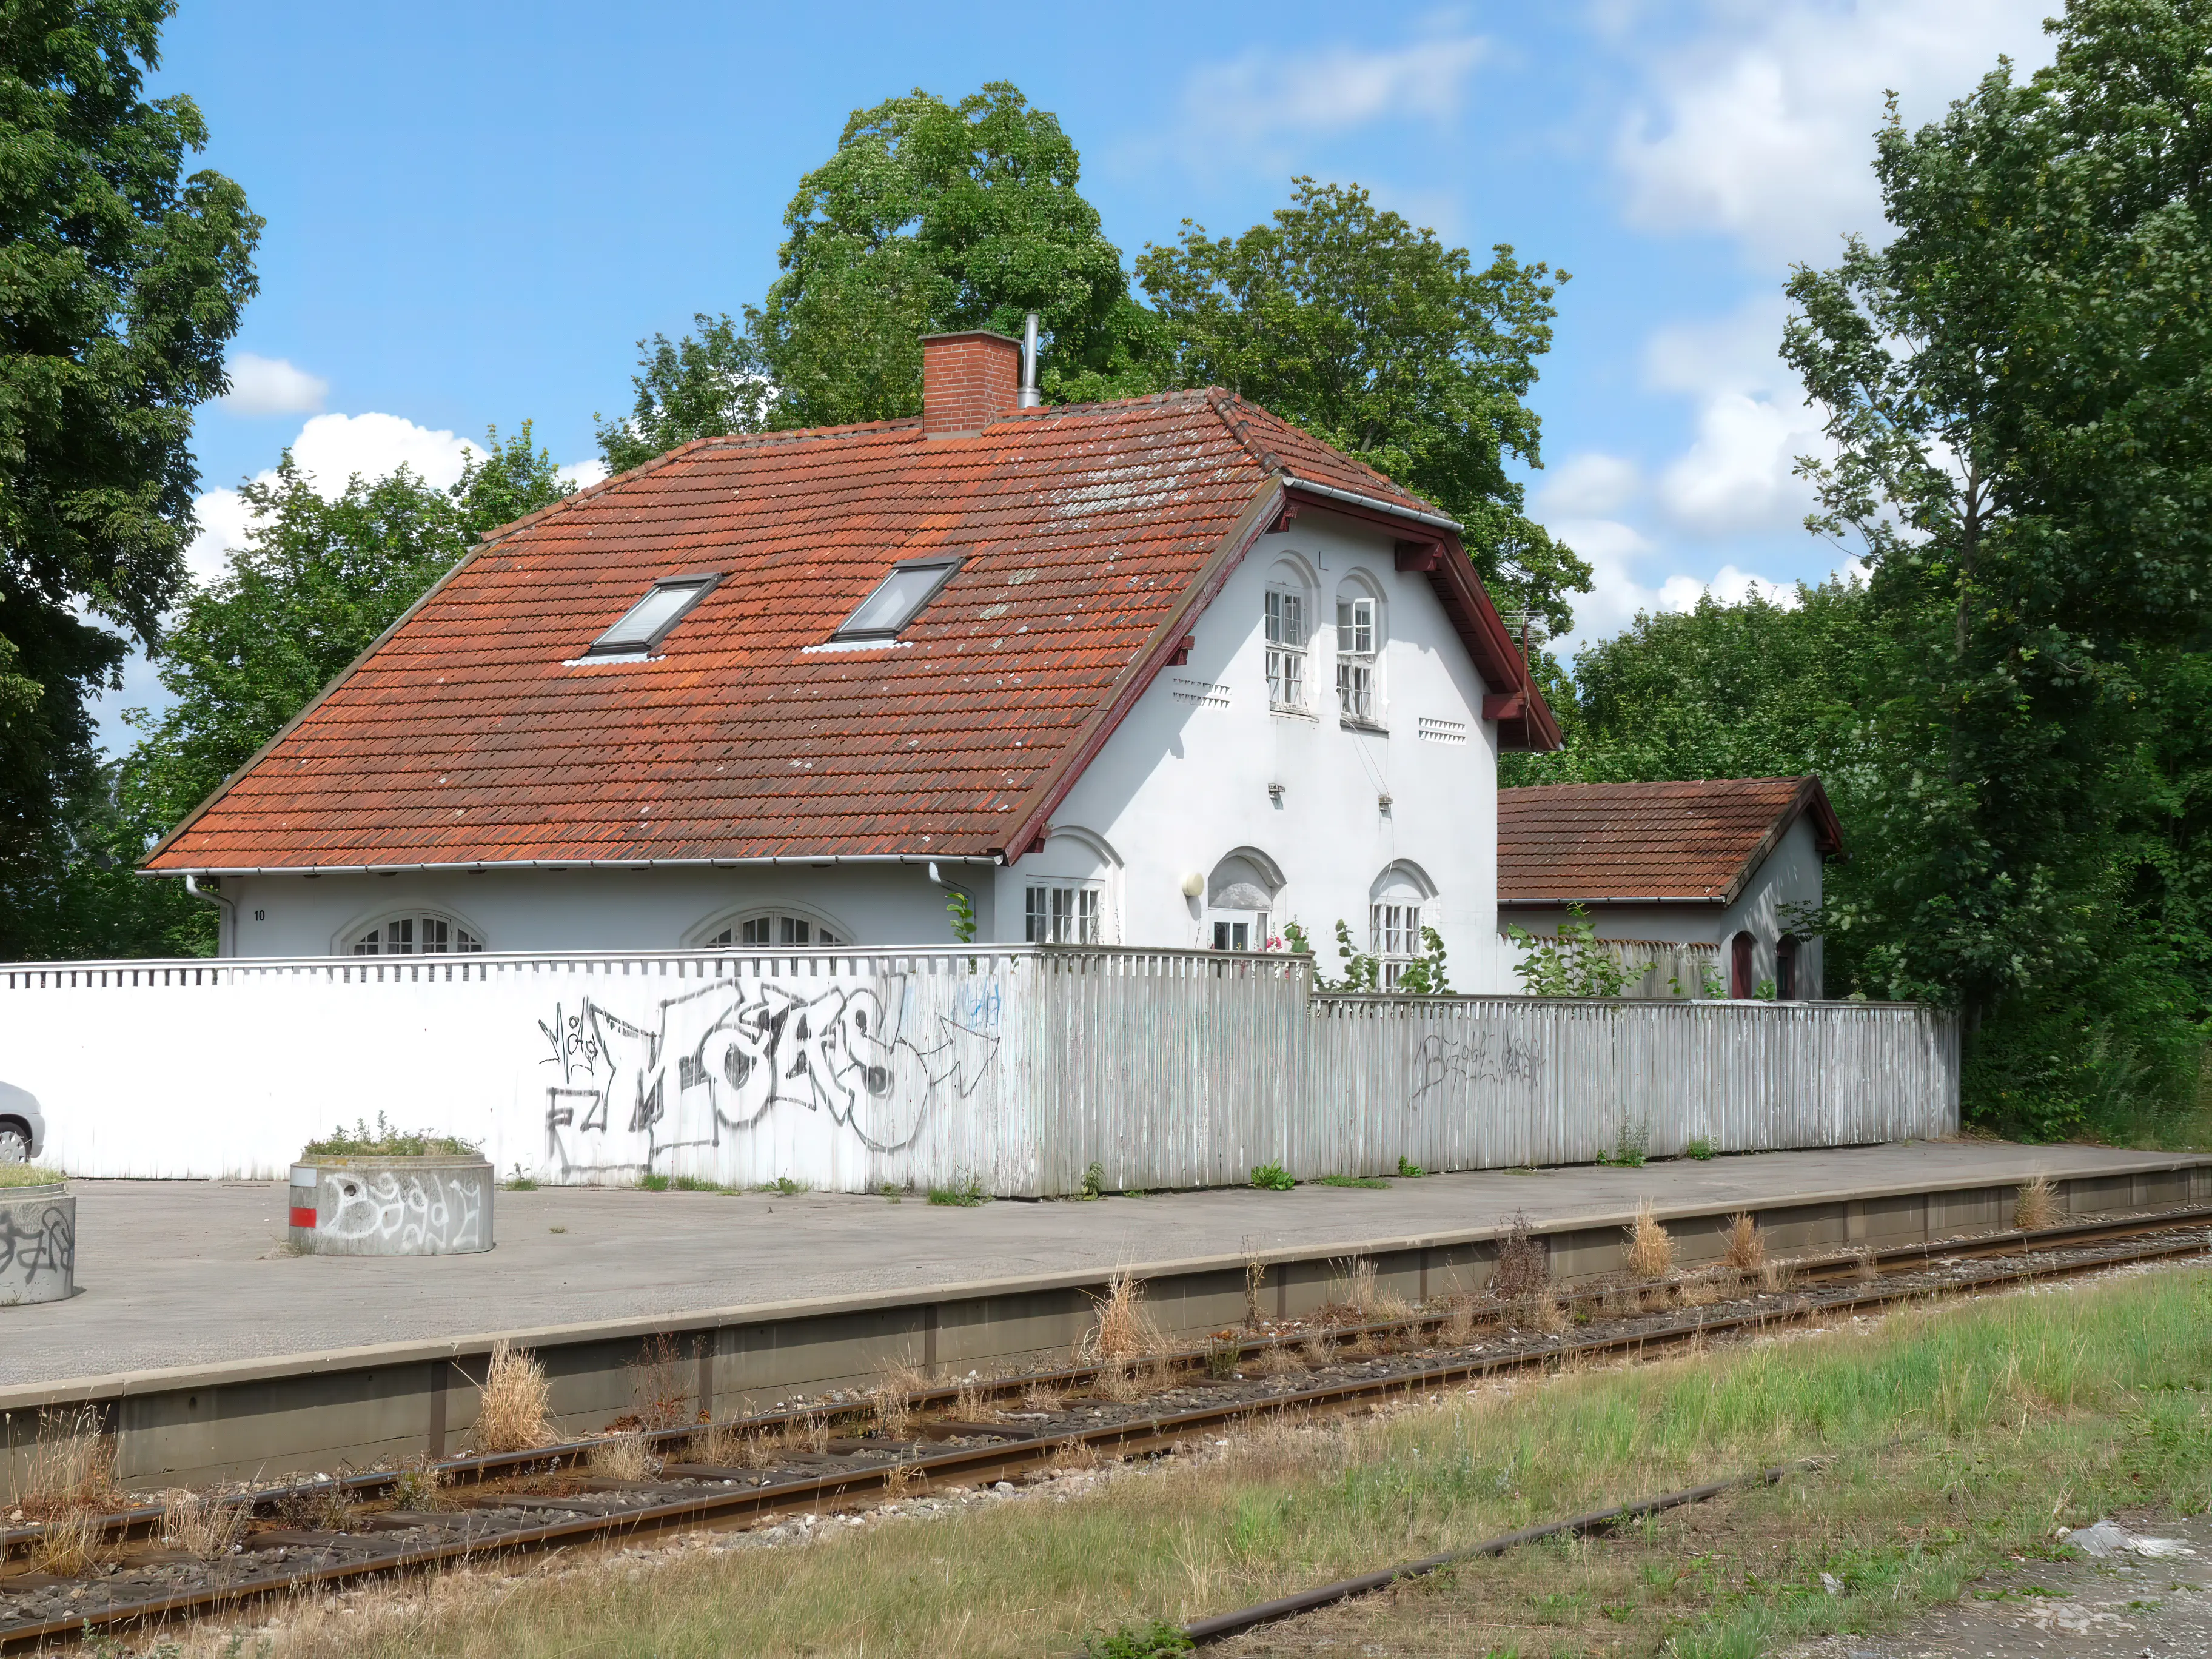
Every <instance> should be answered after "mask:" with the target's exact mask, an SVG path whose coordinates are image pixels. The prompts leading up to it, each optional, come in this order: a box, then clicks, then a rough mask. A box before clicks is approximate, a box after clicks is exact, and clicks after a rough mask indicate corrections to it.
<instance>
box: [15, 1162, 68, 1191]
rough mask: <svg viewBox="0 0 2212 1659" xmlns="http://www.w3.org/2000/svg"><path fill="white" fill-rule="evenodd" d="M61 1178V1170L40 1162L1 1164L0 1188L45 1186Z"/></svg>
mask: <svg viewBox="0 0 2212 1659" xmlns="http://www.w3.org/2000/svg"><path fill="white" fill-rule="evenodd" d="M61 1178H62V1172H61V1171H60V1170H49V1169H47V1168H46V1166H45V1165H44V1164H0V1188H8V1187H44V1186H46V1185H47V1184H49V1183H50V1182H56V1181H59V1180H60V1179H61Z"/></svg>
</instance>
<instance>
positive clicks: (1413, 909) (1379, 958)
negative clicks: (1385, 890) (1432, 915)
mask: <svg viewBox="0 0 2212 1659" xmlns="http://www.w3.org/2000/svg"><path fill="white" fill-rule="evenodd" d="M1367 950H1368V954H1369V955H1370V956H1372V957H1374V958H1375V959H1376V962H1378V963H1381V965H1382V974H1381V980H1382V986H1383V989H1384V990H1386V991H1389V990H1394V989H1395V988H1396V987H1397V984H1398V981H1399V980H1400V979H1401V977H1402V976H1403V975H1404V974H1405V971H1406V969H1407V968H1408V967H1410V966H1412V965H1413V963H1415V962H1417V961H1419V959H1420V955H1421V907H1420V906H1419V905H1418V904H1396V903H1383V904H1370V906H1368V907H1367Z"/></svg>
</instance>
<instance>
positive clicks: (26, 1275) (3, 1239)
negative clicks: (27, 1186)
mask: <svg viewBox="0 0 2212 1659" xmlns="http://www.w3.org/2000/svg"><path fill="white" fill-rule="evenodd" d="M29 1207H30V1206H27V1205H19V1206H12V1207H0V1279H5V1280H9V1281H16V1280H20V1281H21V1283H22V1284H23V1285H24V1286H25V1287H26V1288H32V1287H35V1286H36V1285H38V1283H39V1281H40V1279H41V1278H42V1277H43V1276H45V1275H47V1274H58V1275H59V1276H61V1277H62V1278H64V1279H66V1278H67V1277H68V1276H69V1275H70V1273H73V1272H75V1271H76V1228H75V1227H74V1226H73V1225H70V1212H69V1211H68V1210H67V1209H66V1208H65V1207H64V1206H61V1205H59V1204H50V1205H48V1206H46V1208H45V1209H43V1210H41V1211H40V1212H39V1214H38V1218H37V1219H36V1220H33V1219H32V1218H30V1217H29V1216H28V1215H27V1214H26V1211H27V1210H28V1209H29Z"/></svg>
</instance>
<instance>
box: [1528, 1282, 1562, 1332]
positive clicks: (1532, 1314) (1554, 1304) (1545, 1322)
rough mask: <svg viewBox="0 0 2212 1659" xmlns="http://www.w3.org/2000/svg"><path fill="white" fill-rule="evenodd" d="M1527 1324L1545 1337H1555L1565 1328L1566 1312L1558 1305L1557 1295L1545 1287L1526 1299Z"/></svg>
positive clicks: (1549, 1287)
mask: <svg viewBox="0 0 2212 1659" xmlns="http://www.w3.org/2000/svg"><path fill="white" fill-rule="evenodd" d="M1528 1303H1529V1307H1528V1322H1529V1323H1531V1324H1532V1325H1534V1326H1535V1328H1537V1329H1538V1330H1540V1331H1541V1332H1543V1333H1544V1334H1545V1335H1547V1336H1557V1335H1558V1334H1559V1333H1560V1332H1561V1331H1564V1330H1565V1329H1566V1328H1567V1314H1566V1310H1565V1309H1564V1308H1562V1307H1561V1306H1560V1305H1559V1292H1558V1291H1555V1290H1553V1288H1552V1287H1551V1286H1550V1285H1546V1286H1545V1287H1544V1288H1543V1289H1542V1290H1541V1291H1537V1292H1536V1293H1535V1295H1534V1296H1532V1297H1529V1298H1528Z"/></svg>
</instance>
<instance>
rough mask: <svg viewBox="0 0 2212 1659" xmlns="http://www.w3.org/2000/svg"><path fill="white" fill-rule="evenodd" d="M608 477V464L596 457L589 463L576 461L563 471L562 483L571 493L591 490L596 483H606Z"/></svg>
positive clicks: (563, 468)
mask: <svg viewBox="0 0 2212 1659" xmlns="http://www.w3.org/2000/svg"><path fill="white" fill-rule="evenodd" d="M606 477H607V464H606V463H605V461H603V460H601V459H599V457H598V456H596V455H594V456H593V457H592V459H590V460H588V461H574V462H571V463H570V464H569V465H567V466H564V467H562V469H561V482H562V484H563V485H564V486H565V487H566V488H568V489H569V490H571V491H574V490H578V489H590V488H591V487H592V485H593V484H595V483H604V482H605V479H606Z"/></svg>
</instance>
